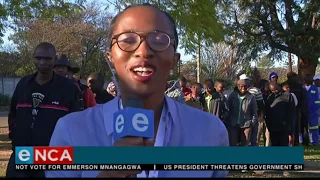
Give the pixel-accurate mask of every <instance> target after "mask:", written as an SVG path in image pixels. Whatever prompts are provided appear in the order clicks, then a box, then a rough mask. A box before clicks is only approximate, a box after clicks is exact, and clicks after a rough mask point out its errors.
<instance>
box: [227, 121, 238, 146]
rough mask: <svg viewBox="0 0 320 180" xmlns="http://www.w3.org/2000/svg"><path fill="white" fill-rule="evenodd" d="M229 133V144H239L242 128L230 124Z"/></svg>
mask: <svg viewBox="0 0 320 180" xmlns="http://www.w3.org/2000/svg"><path fill="white" fill-rule="evenodd" d="M227 129H228V133H229V144H230V146H237V144H238V142H239V133H240V132H239V131H240V128H239V127H237V126H228V128H227Z"/></svg>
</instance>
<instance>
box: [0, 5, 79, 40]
mask: <svg viewBox="0 0 320 180" xmlns="http://www.w3.org/2000/svg"><path fill="white" fill-rule="evenodd" d="M84 2H85V0H76V1H75V2H74V3H72V2H70V1H68V0H4V3H1V4H0V36H4V34H3V32H4V29H5V28H6V27H13V26H12V24H11V23H10V22H9V21H8V18H9V17H10V19H12V20H13V21H21V20H22V19H33V18H36V19H50V20H54V19H55V18H60V17H66V16H68V15H69V14H70V13H72V12H76V11H79V10H80V9H83V6H82V5H83V3H84Z"/></svg>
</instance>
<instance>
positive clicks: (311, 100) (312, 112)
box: [303, 74, 320, 145]
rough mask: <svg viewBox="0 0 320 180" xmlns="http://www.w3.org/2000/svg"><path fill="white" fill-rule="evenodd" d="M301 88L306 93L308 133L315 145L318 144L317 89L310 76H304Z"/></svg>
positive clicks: (319, 102)
mask: <svg viewBox="0 0 320 180" xmlns="http://www.w3.org/2000/svg"><path fill="white" fill-rule="evenodd" d="M303 87H304V88H305V89H306V90H307V92H308V107H309V132H310V134H311V140H312V144H313V145H317V144H319V127H318V116H319V115H318V110H319V108H320V100H319V96H318V88H317V86H315V85H314V84H313V76H312V75H310V74H307V75H306V77H305V84H304V86H303Z"/></svg>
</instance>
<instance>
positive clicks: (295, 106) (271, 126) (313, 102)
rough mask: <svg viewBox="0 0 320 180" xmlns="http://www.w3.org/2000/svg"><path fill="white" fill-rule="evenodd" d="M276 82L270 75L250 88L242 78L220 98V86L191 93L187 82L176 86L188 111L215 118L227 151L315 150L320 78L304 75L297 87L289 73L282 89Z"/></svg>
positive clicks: (194, 89)
mask: <svg viewBox="0 0 320 180" xmlns="http://www.w3.org/2000/svg"><path fill="white" fill-rule="evenodd" d="M278 78H279V77H278V74H276V73H275V72H272V73H270V75H269V80H265V79H261V80H259V81H258V82H253V81H252V80H251V78H250V77H248V76H247V75H246V74H242V75H240V76H239V77H238V79H237V81H236V85H235V88H234V90H233V92H232V93H231V94H229V95H227V94H224V90H225V84H224V81H223V80H219V79H217V80H215V81H213V80H212V79H207V80H205V81H204V83H203V85H202V84H200V83H191V85H190V86H189V87H190V88H188V87H187V85H186V84H187V80H186V78H184V77H181V78H180V79H179V82H180V92H181V94H183V95H184V96H185V103H186V104H187V105H189V106H192V107H194V108H197V109H200V110H203V111H206V112H208V113H211V114H214V115H216V116H217V117H219V118H220V120H221V121H222V122H223V123H224V124H225V126H226V128H227V130H228V133H229V143H230V146H239V145H240V146H258V145H259V144H263V145H264V146H288V145H289V146H297V145H299V144H300V143H302V144H304V145H317V144H319V124H320V118H319V117H320V116H319V114H320V113H319V111H320V101H319V100H320V99H319V96H320V94H319V88H320V83H319V82H320V78H319V77H317V78H316V77H315V78H314V77H313V76H311V75H306V77H305V79H304V82H303V83H301V81H299V79H298V75H297V74H295V73H293V72H291V73H288V75H287V79H288V80H287V81H285V82H283V83H282V84H279V83H278ZM177 93H178V92H176V94H177ZM261 141H262V142H261Z"/></svg>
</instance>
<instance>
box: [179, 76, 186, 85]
mask: <svg viewBox="0 0 320 180" xmlns="http://www.w3.org/2000/svg"><path fill="white" fill-rule="evenodd" d="M179 81H182V82H184V83H186V82H187V79H186V78H185V77H183V76H180V77H179Z"/></svg>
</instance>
